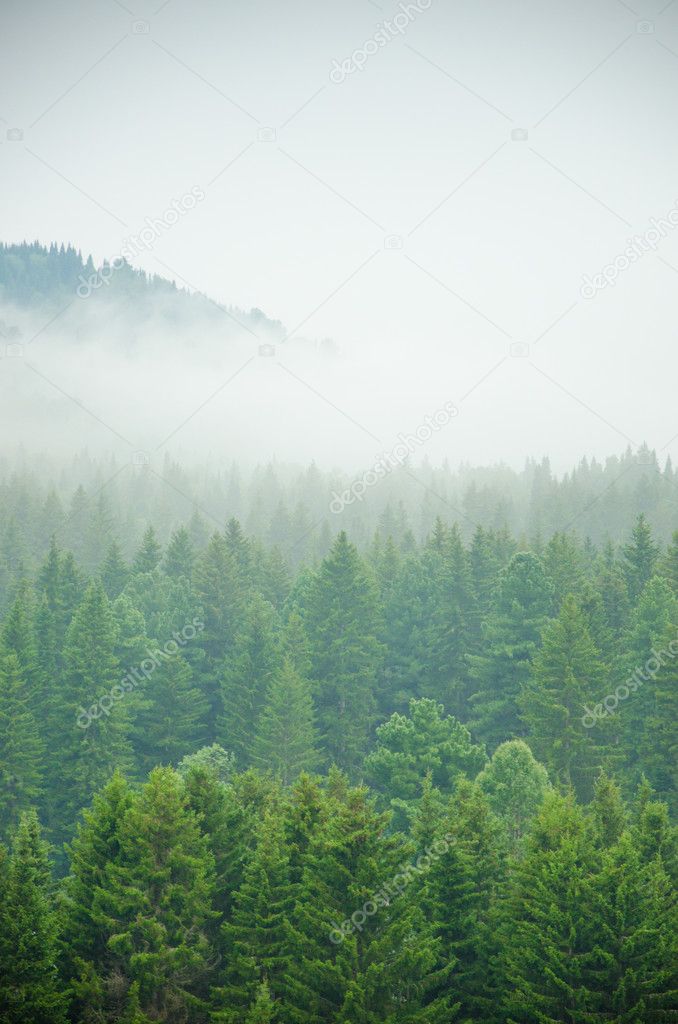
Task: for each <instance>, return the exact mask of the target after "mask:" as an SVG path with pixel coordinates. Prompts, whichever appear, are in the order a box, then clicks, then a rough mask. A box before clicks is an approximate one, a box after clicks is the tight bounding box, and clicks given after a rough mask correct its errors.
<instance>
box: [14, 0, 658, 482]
mask: <svg viewBox="0 0 678 1024" xmlns="http://www.w3.org/2000/svg"><path fill="white" fill-rule="evenodd" d="M405 8H408V9H409V12H410V13H409V14H407V15H405V14H404V13H403V9H405ZM1 12H2V13H1V24H0V83H1V89H0V132H1V136H2V138H1V145H0V182H1V192H0V194H1V195H2V239H3V240H4V241H7V242H14V241H21V240H22V239H24V238H27V239H39V240H40V241H43V242H46V243H49V242H50V241H52V240H56V241H58V242H62V241H63V242H72V243H73V244H74V245H76V246H77V247H78V248H80V249H82V250H83V252H84V253H89V252H91V253H92V254H93V255H94V258H95V261H100V260H102V259H103V258H105V257H108V258H110V257H112V256H114V255H115V254H116V253H117V252H118V251H119V250H120V247H121V245H122V243H123V242H124V240H125V239H126V238H128V237H129V236H130V235H132V234H135V233H138V232H139V231H140V230H141V229H142V228H143V226H144V223H145V218H147V217H149V218H151V219H152V218H157V217H161V216H163V215H164V213H165V212H166V211H167V210H168V209H169V208H170V206H171V203H172V201H173V200H177V199H179V198H180V197H182V196H183V195H185V194H186V193H188V192H190V190H191V189H193V188H196V187H197V188H199V189H201V190H203V191H204V193H205V199H204V201H203V202H201V203H199V204H198V205H197V206H196V208H195V209H194V210H192V211H191V212H189V213H187V214H186V215H184V216H182V217H181V218H180V220H179V222H178V223H177V224H176V225H175V226H173V227H172V228H171V229H170V230H168V231H166V232H165V233H164V234H163V235H162V237H161V238H160V239H159V240H158V241H157V243H156V244H155V246H154V248H153V251H152V252H148V253H144V254H143V255H142V256H140V257H139V258H138V259H137V260H135V261H134V264H135V265H136V266H139V267H143V268H144V269H146V270H148V271H152V272H155V273H160V274H163V275H164V276H168V277H175V278H176V279H177V282H178V283H185V284H186V285H188V286H191V287H194V288H197V289H199V290H201V291H204V292H206V293H208V294H209V295H211V296H213V297H214V298H215V299H217V300H218V301H220V302H223V303H226V304H233V305H237V306H240V307H243V308H249V307H250V306H257V307H259V308H261V309H262V310H264V311H265V313H266V314H267V315H268V316H270V317H272V318H274V319H280V320H282V321H283V323H284V324H285V327H286V328H287V330H288V331H290V333H291V334H292V335H303V336H304V337H308V338H323V337H326V336H330V337H332V338H333V339H334V341H335V342H336V344H337V345H338V346H339V349H340V352H341V360H340V362H339V364H338V368H337V370H336V372H335V371H333V372H332V373H331V374H329V376H328V375H327V374H325V376H324V377H322V378H321V377H317V378H316V377H315V376H314V374H315V370H314V368H313V367H309V368H308V369H307V378H305V380H306V383H307V384H308V388H307V389H306V390H307V392H308V394H311V391H310V389H311V388H315V389H316V390H318V391H320V392H321V395H320V396H316V398H314V402H316V405H315V406H312V405H310V406H309V407H308V409H309V411H308V416H309V417H311V419H312V418H313V416H314V415H315V414H314V412H313V409H314V408H315V410H316V412H317V417H318V423H319V424H321V423H322V425H323V427H325V428H327V429H328V430H330V431H331V430H332V425H333V422H334V421H333V420H332V417H335V416H336V415H337V414H336V411H334V407H339V408H340V409H341V412H342V413H343V414H344V415H343V417H341V418H339V419H338V420H336V430H337V434H336V438H335V440H336V444H337V446H338V447H341V439H340V438H346V439H347V444H348V446H349V448H350V445H351V443H352V440H353V438H352V437H351V436H349V435H350V432H351V431H352V430H353V429H354V428H353V427H352V426H351V423H350V421H349V417H350V419H351V420H356V421H358V422H359V423H360V424H361V425H362V426H364V427H365V428H366V429H367V431H369V432H370V433H372V434H375V435H377V436H378V437H379V439H380V441H381V440H382V438H383V442H384V444H383V447H386V446H387V445H388V443H389V440H390V439H392V438H393V436H394V434H395V433H396V432H397V430H399V429H400V430H408V429H412V428H413V427H414V426H416V424H418V423H420V422H421V421H422V420H423V417H424V416H425V415H426V414H427V413H432V412H433V411H434V410H435V409H436V408H438V407H439V406H440V405H441V403H442V402H443V401H444V400H446V399H448V400H452V401H454V402H455V403H457V404H458V407H459V416H458V418H457V420H456V421H455V423H454V424H453V428H454V429H453V431H452V427H451V428H449V429H448V430H446V431H445V432H444V436H442V435H441V436H440V437H437V438H436V439H435V441H434V442H432V446H431V452H430V457H431V458H432V459H433V460H434V461H435V460H436V459H439V458H442V457H445V456H446V457H448V458H449V459H450V461H452V462H457V461H459V460H461V459H466V460H469V461H471V462H475V463H489V462H494V461H497V460H500V459H503V460H505V461H507V462H509V463H511V464H514V465H520V464H521V463H522V461H523V460H524V458H525V456H527V455H535V456H541V455H542V454H549V455H551V456H552V457H553V461H554V463H555V464H556V465H557V466H560V467H561V468H567V467H568V466H569V465H570V464H571V463H572V462H573V461H575V460H577V459H578V458H579V457H580V456H581V455H584V454H588V455H590V454H594V455H598V456H604V455H606V454H609V453H612V452H615V451H619V450H621V449H623V448H624V447H626V445H627V444H632V445H637V444H639V443H641V442H642V441H643V440H646V441H647V442H648V443H649V444H650V445H651V446H654V447H656V448H657V449H658V452H659V454H660V458H663V457H665V456H666V454H668V453H669V452H671V454H672V455H673V457H674V459H675V457H676V456H678V441H676V440H674V435H677V434H678V404H677V403H676V402H675V393H676V377H677V371H678V354H677V351H676V334H677V328H676V320H677V318H676V296H677V295H678V288H677V287H676V286H677V284H678V279H677V278H676V274H678V227H674V226H673V225H672V224H670V223H668V222H667V225H666V226H665V227H663V228H662V229H661V232H657V231H656V230H655V229H654V228H653V226H652V223H651V218H655V219H656V220H660V219H661V218H665V217H667V215H668V214H669V212H670V211H671V210H672V209H673V208H674V207H675V208H676V210H677V211H678V205H676V204H677V203H678V138H677V136H676V132H675V110H676V99H677V97H678V0H673V2H668V3H667V2H666V0H632V2H631V3H627V2H626V0H589V2H583V0H581V2H579V0H567V2H564V0H539V2H537V0H459V2H456V0H455V2H446V0H430V3H429V6H428V8H426V9H418V8H417V7H416V6H415V4H410V5H409V6H408V5H407V4H405V3H404V2H403V4H402V5H399V4H398V3H394V2H393V0H345V2H344V3H341V4H340V3H333V2H325V3H311V2H307V0H291V2H287V3H281V2H278V3H273V2H271V0H250V2H248V3H241V4H236V3H232V2H227V3H223V4H222V3H216V2H214V0H210V2H208V0H202V2H201V0H191V2H189V0H166V2H165V3H162V4H161V2H160V0H154V2H153V3H147V2H145V0H129V2H125V3H123V2H122V0H87V2H86V3H85V2H84V0H73V2H69V0H60V2H59V3H58V4H54V3H48V2H31V0H16V2H11V0H3V2H2V5H1ZM398 12H400V24H401V26H403V27H402V32H401V33H398V32H396V31H395V29H393V28H391V29H389V28H388V27H387V28H386V29H384V28H383V27H381V28H380V26H382V24H383V22H384V21H385V20H386V21H388V22H389V24H390V25H391V26H392V25H393V22H392V20H391V19H393V18H394V16H395V15H396V14H397V13H398ZM404 22H406V24H404ZM391 35H393V38H391ZM385 38H386V40H387V41H386V42H385V44H384V45H381V46H377V45H376V44H375V45H373V44H372V43H371V42H370V41H371V40H375V39H380V40H381V41H382V42H383V40H384V39H385ZM365 49H367V50H368V51H369V50H375V49H376V52H373V53H371V54H368V55H367V56H366V58H365V63H364V67H363V69H362V70H355V71H353V72H352V73H351V74H347V75H346V77H345V79H344V80H343V81H336V80H335V81H333V80H332V78H331V77H330V72H331V70H332V68H333V67H334V68H336V67H337V65H339V66H341V65H343V64H344V62H345V61H347V60H351V59H352V55H353V54H355V53H356V51H362V56H365V53H364V51H365ZM362 56H361V53H360V52H358V54H357V57H356V59H357V60H359V61H360V60H362ZM335 62H337V63H335ZM344 66H346V65H344ZM334 77H335V79H336V78H337V77H340V76H338V75H335V76H334ZM20 132H23V137H22V138H17V135H19V134H20ZM8 133H9V134H8ZM525 136H526V137H525ZM676 220H677V224H678V213H677V214H676ZM652 231H655V234H658V235H659V237H658V238H655V237H654V236H653V235H652V234H650V235H649V236H648V239H647V241H646V240H645V236H646V235H647V233H648V232H652ZM634 236H639V237H640V240H641V242H639V243H636V246H637V252H640V254H641V255H639V256H638V255H636V258H635V259H634V261H633V262H632V263H630V265H629V266H627V267H626V266H623V264H624V259H623V254H624V252H625V250H626V248H627V246H628V245H629V239H631V238H633V237H634ZM650 241H651V244H649V243H650ZM653 247H654V248H653ZM645 249H648V250H649V251H647V252H645V251H644V250H645ZM615 260H617V263H618V269H617V270H616V271H608V274H615V275H616V276H615V278H614V281H613V283H612V284H608V285H606V287H604V288H601V289H599V290H597V291H595V293H594V294H593V297H589V298H587V297H584V295H582V292H581V287H582V280H583V276H584V275H589V276H590V278H591V279H594V278H595V276H596V275H597V274H600V273H601V272H602V271H603V268H605V267H606V266H609V265H612V264H614V262H615ZM627 262H628V259H627ZM619 266H621V269H619ZM590 290H591V291H593V289H590ZM295 372H297V373H299V374H301V376H304V372H305V371H304V367H303V366H301V367H300V366H297V367H296V370H295ZM64 373H65V377H66V379H67V377H68V367H65V368H64ZM243 376H244V375H243ZM282 376H283V375H281V377H282ZM293 385H294V382H293V381H291V380H286V381H285V384H284V388H283V385H281V386H280V387H281V398H280V401H281V409H282V415H283V416H285V409H286V403H288V404H287V409H288V412H289V415H290V416H293V415H294V414H295V413H296V412H298V404H297V403H298V394H299V392H298V388H297V390H295V387H296V385H295V386H293ZM233 386H234V387H235V386H237V385H236V382H234V385H233ZM311 426H312V424H311ZM307 427H308V424H307ZM320 433H321V431H320V430H319V431H318V436H320ZM304 434H305V436H306V442H307V443H305V444H303V445H301V446H300V448H299V451H298V453H297V454H298V455H299V456H300V457H301V458H302V459H303V458H308V457H313V456H316V457H319V458H323V457H326V458H329V455H328V453H327V452H324V451H322V450H319V449H314V447H313V438H312V434H313V431H312V430H311V431H309V430H308V429H306V430H305V431H304ZM309 435H310V436H309ZM362 440H363V441H366V443H367V448H366V449H365V450H363V449H360V452H358V449H356V450H355V452H354V453H353V449H351V451H352V453H353V454H354V455H355V458H356V459H357V458H363V457H367V454H368V453H369V452H374V450H375V444H374V442H373V441H371V440H369V439H368V438H366V437H365V432H363V435H362ZM278 441H279V439H278V438H277V437H276V438H271V439H270V440H269V444H270V446H271V448H272V449H274V450H273V451H271V452H270V453H267V452H266V451H265V448H266V439H265V438H264V439H263V440H262V457H265V456H266V454H275V453H277V452H276V451H275V449H276V444H278ZM283 454H286V455H287V454H289V453H288V452H283Z"/></svg>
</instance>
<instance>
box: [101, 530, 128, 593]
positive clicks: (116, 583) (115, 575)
mask: <svg viewBox="0 0 678 1024" xmlns="http://www.w3.org/2000/svg"><path fill="white" fill-rule="evenodd" d="M100 576H101V582H102V583H103V585H104V590H105V591H106V596H107V597H108V599H109V600H110V601H115V599H116V597H119V596H120V594H121V593H122V591H123V590H124V588H125V584H126V583H127V581H128V579H129V577H130V570H129V566H128V565H127V563H126V562H125V560H124V558H123V557H122V552H121V551H120V545H119V544H118V542H117V541H113V543H112V544H111V545H110V547H109V549H108V551H107V552H106V557H105V559H104V561H103V564H102V566H101V570H100Z"/></svg>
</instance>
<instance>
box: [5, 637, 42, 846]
mask: <svg viewBox="0 0 678 1024" xmlns="http://www.w3.org/2000/svg"><path fill="white" fill-rule="evenodd" d="M44 760H45V749H44V744H43V742H42V739H41V737H40V731H39V728H38V725H37V722H36V718H35V714H34V712H33V710H32V701H31V699H30V694H29V691H28V687H27V685H26V681H25V679H24V676H23V674H22V672H21V668H20V665H19V660H18V658H17V656H16V654H7V653H6V652H5V651H3V650H2V649H1V648H0V822H1V823H2V824H1V825H0V837H6V836H7V834H8V832H9V830H10V829H13V828H14V827H15V825H16V824H17V822H18V819H19V815H20V814H21V813H22V812H24V811H27V810H28V809H29V808H30V807H31V806H32V805H33V804H35V803H36V802H37V800H38V799H39V797H40V796H41V795H42V792H43V783H44Z"/></svg>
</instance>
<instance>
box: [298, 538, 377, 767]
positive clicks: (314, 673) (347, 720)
mask: <svg viewBox="0 0 678 1024" xmlns="http://www.w3.org/2000/svg"><path fill="white" fill-rule="evenodd" d="M375 606H376V592H375V587H374V584H373V582H372V580H371V579H370V578H369V576H368V574H367V572H366V570H365V567H364V565H363V564H362V561H361V559H360V556H359V555H358V552H357V550H356V549H355V547H354V546H353V545H352V544H350V543H349V541H348V538H347V536H346V534H345V533H344V532H342V533H340V534H339V536H338V538H337V540H336V542H335V543H334V545H333V547H332V550H331V552H330V554H329V555H328V557H327V558H326V559H325V560H324V562H323V563H322V565H321V567H320V571H319V573H318V574H317V576H316V578H315V580H314V581H313V584H312V587H311V594H310V601H309V606H308V607H307V608H306V611H305V616H304V621H305V624H306V628H307V631H308V636H309V641H310V645H311V678H312V680H313V681H314V683H315V684H316V694H317V698H316V706H317V709H318V727H319V731H320V735H321V738H322V742H323V745H324V748H325V751H326V753H327V757H328V759H329V760H330V761H334V762H336V763H337V764H338V765H340V766H341V767H344V768H346V769H347V770H349V771H357V770H358V767H359V765H360V764H361V762H362V758H363V756H364V752H365V749H366V746H367V737H368V735H369V731H370V728H371V726H372V722H373V716H374V708H375V697H374V691H375V686H376V676H377V671H378V669H379V665H380V662H381V659H382V656H383V649H382V647H381V645H380V643H379V641H378V640H377V638H376V634H377V631H378V619H377V615H376V613H375Z"/></svg>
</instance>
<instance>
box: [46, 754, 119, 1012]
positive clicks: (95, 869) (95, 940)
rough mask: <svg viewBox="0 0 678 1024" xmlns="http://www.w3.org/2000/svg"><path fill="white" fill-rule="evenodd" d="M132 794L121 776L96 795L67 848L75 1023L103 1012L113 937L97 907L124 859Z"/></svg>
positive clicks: (66, 943)
mask: <svg viewBox="0 0 678 1024" xmlns="http://www.w3.org/2000/svg"><path fill="white" fill-rule="evenodd" d="M131 805H132V794H131V792H130V790H129V787H128V786H127V783H126V782H125V780H124V778H123V776H122V775H120V773H118V772H116V773H115V774H114V775H113V778H112V779H111V781H110V782H109V783H108V784H107V785H106V786H104V787H103V789H101V790H100V791H99V792H98V793H96V794H95V795H94V799H93V801H92V805H91V807H89V808H87V809H86V810H85V811H84V813H83V818H82V820H81V821H80V822H79V823H78V826H77V830H76V834H75V836H74V838H73V840H72V841H71V843H70V846H69V847H68V853H69V859H70V869H69V874H68V876H67V878H66V879H65V881H64V886H63V895H62V905H61V916H62V920H63V939H62V946H63V957H62V959H63V970H64V976H65V978H66V979H67V980H68V982H69V987H70V990H71V993H72V1012H73V1013H74V1015H75V1017H76V1019H81V1018H82V1019H84V1020H88V1019H90V1018H92V1017H95V1016H96V1014H101V1013H103V1012H104V1006H105V1004H106V986H105V976H106V964H107V962H108V958H109V954H108V950H107V939H108V935H109V933H108V931H107V929H106V922H105V920H104V918H103V917H102V915H101V912H100V908H99V905H98V893H99V890H100V889H101V887H102V886H104V885H105V884H106V880H107V873H108V872H109V871H110V869H111V868H112V866H113V865H119V864H120V863H121V858H122V847H121V838H122V822H123V820H124V818H125V815H126V814H127V812H128V810H129V808H130V807H131Z"/></svg>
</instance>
